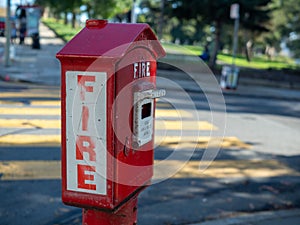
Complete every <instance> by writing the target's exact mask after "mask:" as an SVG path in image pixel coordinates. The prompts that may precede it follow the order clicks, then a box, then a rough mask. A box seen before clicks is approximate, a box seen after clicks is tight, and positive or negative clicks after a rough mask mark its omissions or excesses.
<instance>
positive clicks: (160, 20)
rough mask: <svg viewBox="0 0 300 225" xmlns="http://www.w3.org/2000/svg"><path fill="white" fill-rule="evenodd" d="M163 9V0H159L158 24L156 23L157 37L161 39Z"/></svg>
mask: <svg viewBox="0 0 300 225" xmlns="http://www.w3.org/2000/svg"><path fill="white" fill-rule="evenodd" d="M164 11H165V0H161V1H160V16H159V24H158V33H157V36H158V39H160V40H161V39H162V36H163V26H164Z"/></svg>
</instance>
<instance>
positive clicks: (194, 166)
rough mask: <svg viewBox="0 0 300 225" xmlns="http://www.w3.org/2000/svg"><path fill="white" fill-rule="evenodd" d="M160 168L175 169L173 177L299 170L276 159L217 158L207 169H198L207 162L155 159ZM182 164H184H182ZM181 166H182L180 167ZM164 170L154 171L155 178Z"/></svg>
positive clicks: (279, 173) (261, 174)
mask: <svg viewBox="0 0 300 225" xmlns="http://www.w3.org/2000/svg"><path fill="white" fill-rule="evenodd" d="M155 163H157V165H158V164H161V165H160V168H163V167H165V168H166V170H165V171H168V170H169V171H177V170H178V173H176V174H174V176H173V178H263V177H278V176H286V175H288V176H300V172H298V171H296V170H294V169H292V168H290V167H288V166H287V165H285V164H283V163H281V162H279V161H277V160H220V161H219V160H218V161H213V162H212V163H211V164H209V166H208V167H207V169H205V170H200V169H199V168H200V166H202V165H203V166H205V167H206V165H207V163H208V162H206V161H203V162H199V161H188V162H187V163H186V164H185V165H184V162H181V161H178V160H164V161H157V160H156V162H155ZM183 165H184V166H183ZM181 167H182V168H181ZM163 173H164V171H163V170H162V169H160V171H156V173H155V176H156V178H157V179H158V178H160V177H161V178H162V177H164V176H166V175H167V174H163Z"/></svg>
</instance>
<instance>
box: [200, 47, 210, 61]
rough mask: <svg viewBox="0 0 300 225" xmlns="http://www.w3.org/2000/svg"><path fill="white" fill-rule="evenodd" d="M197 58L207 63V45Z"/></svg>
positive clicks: (208, 56)
mask: <svg viewBox="0 0 300 225" xmlns="http://www.w3.org/2000/svg"><path fill="white" fill-rule="evenodd" d="M199 57H200V58H201V59H202V60H203V61H205V62H208V61H209V59H210V54H209V49H208V46H207V45H206V46H205V48H204V51H203V53H202V54H201V55H200V56H199Z"/></svg>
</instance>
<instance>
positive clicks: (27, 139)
mask: <svg viewBox="0 0 300 225" xmlns="http://www.w3.org/2000/svg"><path fill="white" fill-rule="evenodd" d="M60 143H61V136H60V135H34V134H32V135H31V134H15V135H13V134H12V135H4V136H1V137H0V146H1V145H2V146H12V145H16V146H20V145H34V146H60Z"/></svg>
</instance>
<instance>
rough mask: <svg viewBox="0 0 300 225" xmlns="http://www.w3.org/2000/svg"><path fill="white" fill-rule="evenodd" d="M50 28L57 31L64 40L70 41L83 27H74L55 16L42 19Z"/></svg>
mask: <svg viewBox="0 0 300 225" xmlns="http://www.w3.org/2000/svg"><path fill="white" fill-rule="evenodd" d="M42 22H43V23H44V24H46V25H47V26H48V27H49V28H50V29H52V30H53V31H55V33H56V35H57V36H59V37H60V38H62V39H63V40H64V41H66V42H67V41H70V40H71V39H72V38H73V37H74V36H75V35H76V34H77V33H78V32H79V31H80V30H81V29H82V28H75V29H73V28H72V27H71V25H65V24H64V23H63V21H62V20H56V19H53V18H44V19H43V20H42Z"/></svg>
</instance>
